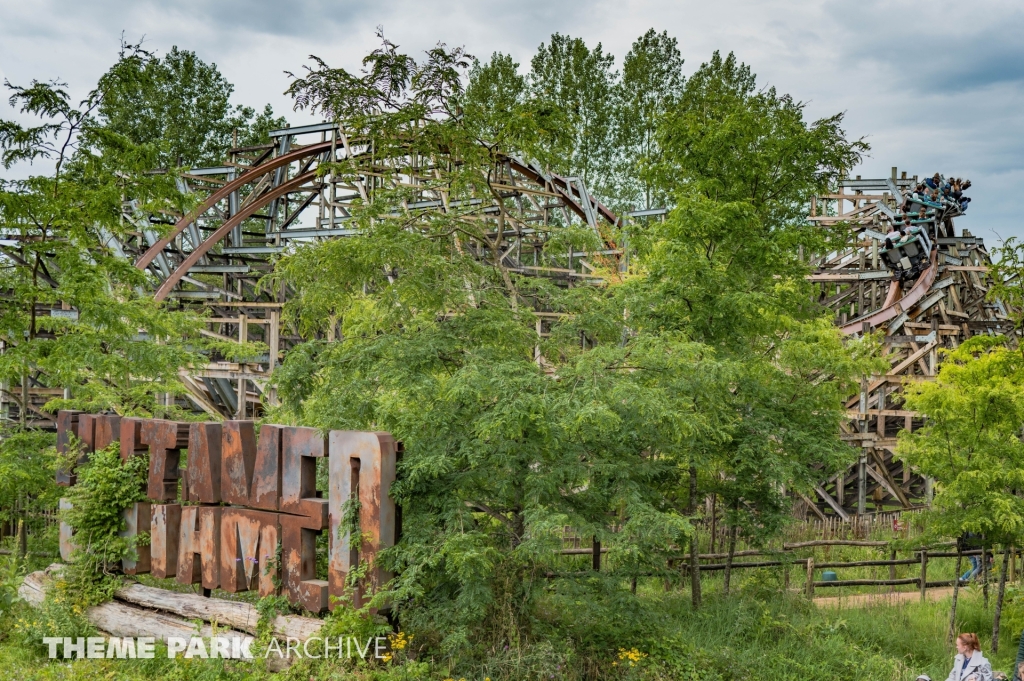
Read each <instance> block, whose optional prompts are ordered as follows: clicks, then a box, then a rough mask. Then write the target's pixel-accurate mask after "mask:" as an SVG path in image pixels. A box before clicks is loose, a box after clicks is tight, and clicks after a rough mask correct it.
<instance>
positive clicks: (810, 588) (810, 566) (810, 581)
mask: <svg viewBox="0 0 1024 681" xmlns="http://www.w3.org/2000/svg"><path fill="white" fill-rule="evenodd" d="M807 598H808V599H809V600H812V601H813V600H814V559H813V558H808V559H807Z"/></svg>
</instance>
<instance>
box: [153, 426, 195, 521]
mask: <svg viewBox="0 0 1024 681" xmlns="http://www.w3.org/2000/svg"><path fill="white" fill-rule="evenodd" d="M188 437H189V424H187V423H177V422H175V421H165V420H163V419H145V420H144V421H143V422H142V441H143V442H145V443H146V444H147V445H149V477H148V481H147V485H146V496H147V497H149V498H150V499H152V500H153V501H175V500H177V498H178V480H180V479H181V471H180V470H179V468H178V466H179V465H180V463H181V450H182V449H185V448H187V447H188Z"/></svg>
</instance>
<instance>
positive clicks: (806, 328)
mask: <svg viewBox="0 0 1024 681" xmlns="http://www.w3.org/2000/svg"><path fill="white" fill-rule="evenodd" d="M841 121H842V117H841V116H839V115H837V116H833V117H831V118H828V119H823V120H820V121H816V122H814V123H810V124H808V123H807V122H806V121H804V119H803V113H802V106H801V105H799V104H796V103H795V102H794V101H793V100H792V98H791V97H789V96H788V95H779V94H778V93H776V91H775V90H774V89H772V88H768V89H763V90H759V89H758V88H757V85H756V79H755V77H754V75H753V74H752V73H751V71H750V69H749V67H747V66H745V65H743V64H740V63H738V62H737V61H736V59H735V57H734V56H733V55H729V56H728V57H727V58H725V59H722V58H721V56H720V55H719V54H718V53H715V55H714V56H713V57H712V59H711V61H710V62H708V63H706V64H703V65H701V67H700V68H699V69H698V70H697V72H696V73H694V74H693V75H692V76H691V77H690V78H689V80H688V81H687V82H686V84H685V87H684V88H683V91H682V93H681V95H680V96H679V98H678V99H677V100H674V101H673V102H672V106H671V107H670V108H669V109H668V111H667V112H666V113H665V114H664V115H663V116H662V117H661V118H660V119H659V123H658V130H657V141H658V145H659V147H660V149H661V152H660V155H659V157H658V159H657V162H656V163H655V164H652V165H651V166H650V170H651V174H650V177H651V178H652V181H653V182H654V183H655V186H656V187H657V188H658V191H660V192H663V193H664V194H666V195H668V196H671V197H672V201H673V203H674V208H673V209H672V210H671V212H670V213H669V214H668V216H667V217H666V219H665V220H664V221H663V222H654V223H651V224H649V225H643V224H639V225H636V226H634V227H633V228H632V230H631V232H630V238H631V242H632V243H633V244H634V246H635V248H636V249H637V256H636V257H637V262H638V267H641V268H643V271H644V272H645V273H646V275H647V276H645V277H643V278H640V279H637V280H636V282H635V287H634V295H635V296H636V299H635V304H634V305H632V306H631V308H630V309H631V310H635V316H634V317H632V319H631V321H632V324H633V325H634V326H636V327H640V328H644V327H655V328H662V329H671V330H673V331H675V332H677V333H679V334H681V335H682V336H683V337H686V338H688V339H689V340H690V341H692V342H695V343H701V344H704V345H707V346H709V347H712V348H714V349H715V353H716V356H717V357H718V358H719V360H720V361H722V362H725V363H727V364H728V365H729V366H730V367H731V370H732V374H731V375H732V378H731V381H732V384H733V389H732V390H731V391H730V392H729V394H728V395H727V403H726V405H725V406H724V407H723V409H724V410H725V411H726V413H727V414H728V415H729V416H728V417H726V416H723V419H725V420H726V421H727V422H728V423H729V424H730V426H729V428H728V430H727V431H726V433H725V436H724V437H722V438H719V439H717V440H706V441H702V442H695V443H694V446H693V447H692V448H691V449H690V450H689V452H688V453H687V457H688V466H689V467H690V469H691V471H692V473H691V478H693V479H694V480H695V481H701V480H702V481H703V485H706V487H705V486H698V485H697V484H696V482H695V483H694V485H693V486H691V488H690V493H689V496H690V497H691V502H690V507H691V508H695V507H696V504H695V500H694V499H692V498H693V497H695V496H697V494H698V492H699V490H701V489H708V488H710V490H709V491H713V492H716V493H718V494H721V495H722V496H723V497H724V499H725V501H726V506H727V507H728V508H731V509H733V510H732V511H730V522H731V523H734V524H735V523H741V524H743V526H744V530H745V532H746V533H747V534H748V535H750V536H751V538H753V539H759V538H760V539H764V538H765V537H767V536H770V535H771V533H772V532H773V531H774V530H775V529H777V528H778V526H779V524H780V523H781V522H783V521H784V519H785V516H786V515H787V514H788V502H787V501H786V500H785V499H784V498H783V495H782V490H783V488H784V487H789V488H793V487H796V488H798V489H799V488H804V489H808V488H809V487H810V486H811V485H812V484H813V483H814V482H816V481H817V480H816V479H815V478H821V477H827V475H828V474H829V473H830V472H832V471H834V470H836V469H837V468H839V467H841V466H842V465H844V464H845V463H846V462H847V461H848V460H849V459H850V458H851V457H852V455H853V452H852V450H851V449H849V448H848V447H846V446H845V445H843V444H842V443H840V442H839V441H838V439H837V438H836V437H835V436H834V433H836V432H837V429H838V424H839V421H840V420H841V418H842V409H841V403H840V398H841V397H842V396H843V395H844V394H846V392H847V391H850V389H851V387H852V384H851V382H850V381H851V380H852V379H854V378H858V377H859V376H860V375H862V374H864V373H869V372H870V371H871V369H872V367H874V366H875V361H874V360H872V358H871V354H872V348H873V346H872V344H871V343H870V342H869V341H856V342H851V341H846V342H845V346H844V345H843V344H842V343H841V340H840V338H839V332H838V331H836V330H835V329H834V328H833V327H832V325H831V323H830V321H829V320H828V315H827V312H826V311H825V310H822V309H821V308H820V307H818V306H817V305H815V304H813V303H812V302H811V301H812V295H811V289H810V287H809V285H808V284H807V282H806V280H805V276H806V274H807V273H808V272H809V268H808V263H807V261H806V260H804V259H802V258H801V257H800V252H801V249H803V251H804V252H806V253H814V252H822V251H824V249H825V248H826V247H827V244H828V243H829V242H830V239H831V238H833V237H834V235H830V234H828V233H823V232H822V231H820V228H819V227H816V226H809V225H807V224H806V220H805V216H806V214H807V205H808V203H809V200H810V197H811V196H813V195H814V194H816V193H821V192H823V191H827V189H828V188H829V187H830V186H832V185H833V184H834V182H835V181H836V179H837V178H838V177H839V176H840V175H841V174H842V173H843V172H845V171H846V170H847V169H848V168H850V167H851V166H852V165H853V164H854V163H855V162H856V161H857V160H858V159H859V154H860V152H861V151H862V150H863V149H864V148H866V147H865V145H864V144H863V143H861V142H859V141H850V140H847V139H846V136H845V133H844V131H843V130H842V128H841V127H840V124H841ZM809 339H810V340H809ZM690 548H691V559H692V560H693V561H694V566H693V569H692V571H693V572H696V546H695V545H694V544H693V543H692V542H691V547H690ZM693 591H694V602H695V604H696V603H697V602H699V582H698V581H697V580H696V579H694V582H693Z"/></svg>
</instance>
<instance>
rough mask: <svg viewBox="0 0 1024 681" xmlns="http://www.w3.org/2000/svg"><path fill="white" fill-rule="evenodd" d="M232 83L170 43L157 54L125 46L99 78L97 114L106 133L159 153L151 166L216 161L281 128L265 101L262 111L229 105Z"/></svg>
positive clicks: (188, 52) (284, 122)
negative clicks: (146, 146) (167, 48)
mask: <svg viewBox="0 0 1024 681" xmlns="http://www.w3.org/2000/svg"><path fill="white" fill-rule="evenodd" d="M233 90H234V86H233V85H232V84H231V83H229V82H228V81H227V79H226V78H224V76H223V75H222V74H221V73H220V71H219V70H218V69H217V65H216V64H207V63H206V62H204V61H203V60H201V59H200V58H199V57H198V56H196V53H195V52H191V51H189V50H181V49H178V47H177V46H175V47H172V48H171V50H170V52H168V53H167V54H166V56H164V57H157V56H156V55H155V54H153V53H152V52H149V51H147V50H144V49H143V48H142V47H141V44H139V45H125V44H122V47H121V55H120V58H119V59H118V61H117V63H115V64H114V66H112V67H111V68H110V70H108V71H107V72H106V73H105V74H103V76H102V77H101V78H100V80H99V83H98V85H97V92H98V93H99V94H100V95H101V96H100V97H99V98H98V99H97V109H96V114H97V117H98V119H99V122H100V124H101V125H102V126H103V127H104V128H105V129H106V130H107V131H109V132H111V133H114V134H117V135H120V136H122V137H124V138H126V139H128V140H130V141H131V142H133V143H135V144H142V145H146V144H151V145H154V147H155V148H156V150H157V158H156V159H154V161H155V164H156V165H155V167H162V168H173V167H196V166H202V165H216V164H218V163H220V162H222V161H223V160H224V155H225V153H226V152H227V150H228V149H229V148H230V147H231V146H232V144H234V143H236V142H237V144H238V145H240V146H245V145H251V144H259V143H262V142H265V141H266V139H265V138H266V133H267V132H269V131H270V130H271V129H273V128H280V127H284V126H285V125H286V121H285V119H284V118H279V117H275V116H274V112H273V109H272V108H271V107H270V105H269V104H268V105H266V106H265V107H264V110H263V111H262V112H261V113H258V114H257V113H256V112H255V110H253V109H252V108H251V107H247V106H232V105H231V103H230V101H229V100H230V97H231V93H232V91H233Z"/></svg>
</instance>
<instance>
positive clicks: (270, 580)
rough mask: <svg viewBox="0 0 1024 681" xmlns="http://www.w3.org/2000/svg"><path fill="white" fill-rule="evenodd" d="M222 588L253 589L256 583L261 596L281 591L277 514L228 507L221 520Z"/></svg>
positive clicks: (227, 589)
mask: <svg viewBox="0 0 1024 681" xmlns="http://www.w3.org/2000/svg"><path fill="white" fill-rule="evenodd" d="M220 532H221V534H220V588H222V589H224V590H225V591H230V592H231V593H235V592H237V591H249V590H250V589H252V588H253V584H254V582H255V584H256V588H257V589H259V594H260V596H271V595H274V594H275V593H276V591H277V586H276V584H275V582H276V580H277V579H278V578H279V577H278V574H277V569H276V568H277V561H276V554H277V543H278V537H279V536H280V521H279V519H278V514H277V513H271V512H269V511H251V510H248V509H236V508H225V509H223V511H222V512H221V520H220Z"/></svg>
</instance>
